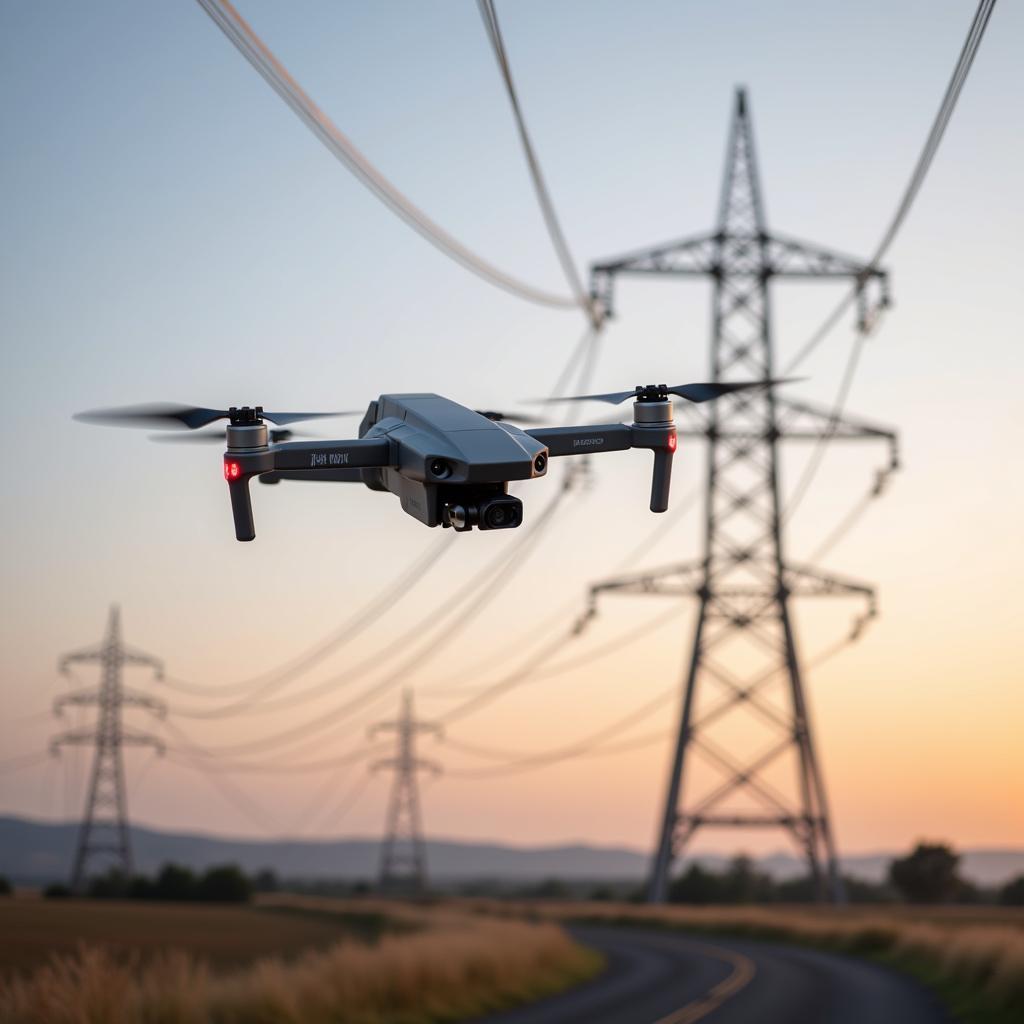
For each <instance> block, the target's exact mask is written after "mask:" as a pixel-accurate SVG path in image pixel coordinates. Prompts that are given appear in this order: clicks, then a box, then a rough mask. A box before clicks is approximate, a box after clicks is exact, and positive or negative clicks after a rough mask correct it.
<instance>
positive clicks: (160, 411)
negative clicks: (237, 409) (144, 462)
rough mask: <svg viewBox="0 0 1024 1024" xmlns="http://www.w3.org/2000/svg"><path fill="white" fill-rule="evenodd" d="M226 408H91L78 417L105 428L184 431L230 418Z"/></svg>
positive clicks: (157, 405) (154, 404)
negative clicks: (151, 428)
mask: <svg viewBox="0 0 1024 1024" xmlns="http://www.w3.org/2000/svg"><path fill="white" fill-rule="evenodd" d="M227 415H228V412H227V410H225V409H204V408H202V407H201V406H197V405H176V404H174V403H172V402H152V403H150V404H148V405H121V406H117V407H115V408H113V409H91V410H89V411H88V412H80V413H78V414H77V415H76V416H75V419H76V420H80V421H81V422H82V423H96V424H99V425H100V426H104V427H157V428H159V429H162V430H174V429H181V428H184V429H186V430H198V429H199V428H200V427H205V426H208V425H209V424H211V423H215V422H216V421H217V420H219V419H224V418H225V417H227Z"/></svg>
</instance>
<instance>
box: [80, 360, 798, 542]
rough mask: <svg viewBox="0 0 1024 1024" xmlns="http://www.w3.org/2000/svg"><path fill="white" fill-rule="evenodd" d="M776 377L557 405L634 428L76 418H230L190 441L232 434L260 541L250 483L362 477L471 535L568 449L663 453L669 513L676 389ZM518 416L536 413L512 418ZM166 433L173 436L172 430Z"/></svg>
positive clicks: (497, 419)
mask: <svg viewBox="0 0 1024 1024" xmlns="http://www.w3.org/2000/svg"><path fill="white" fill-rule="evenodd" d="M776 383H780V382H778V381H769V380H764V381H745V382H729V383H725V382H722V383H714V384H683V385H679V386H678V387H671V388H670V387H666V386H665V385H664V384H649V385H647V386H640V387H636V388H634V389H633V390H632V391H617V392H611V393H608V394H601V395H573V396H571V397H569V398H553V399H548V401H549V402H566V401H594V402H606V403H609V404H613V405H617V404H619V403H620V402H624V401H626V399H628V398H632V399H633V422H632V423H602V424H592V425H582V426H567V427H539V428H534V429H528V430H524V429H523V428H521V427H519V426H516V425H515V424H513V423H511V422H508V420H506V419H505V418H504V416H502V414H500V413H496V412H476V411H474V410H472V409H468V408H466V407H465V406H463V405H459V404H458V403H457V402H453V401H451V400H450V399H448V398H443V397H442V396H441V395H434V394H407V395H381V396H380V398H378V399H377V400H376V401H374V402H371V403H370V404H369V407H368V408H367V410H366V413H365V415H364V416H363V420H362V423H361V424H360V426H359V437H358V438H354V439H351V440H344V441H329V440H314V441H289V440H287V439H288V438H289V437H291V436H292V433H291V431H290V430H288V429H283V430H271V429H270V428H269V427H268V426H267V423H268V422H270V423H274V424H277V425H278V426H281V427H286V426H287V425H288V424H291V423H297V422H300V421H302V420H310V419H319V418H322V417H327V416H345V415H358V414H357V413H351V412H347V413H346V412H319V413H318V412H313V413H310V412H306V413H303V412H287V413H280V412H265V411H264V410H263V408H262V407H261V406H254V407H249V406H241V407H240V408H239V407H232V408H230V409H227V410H222V409H204V408H200V407H197V406H183V405H166V404H164V405H135V406H123V407H120V408H115V409H99V410H95V411H92V412H86V413H80V414H79V415H78V416H76V417H75V418H76V419H79V420H84V421H86V422H89V423H99V424H104V425H108V426H142V427H158V428H163V429H170V428H178V429H181V428H185V429H188V430H197V429H199V428H201V427H205V426H209V425H210V424H211V423H215V422H216V421H217V420H222V419H226V420H227V421H228V426H227V429H226V430H225V431H224V433H223V434H220V433H209V432H208V433H203V434H197V435H191V436H187V437H184V438H182V440H201V441H213V442H217V441H226V445H227V447H226V450H225V452H224V478H225V479H226V480H227V483H228V491H229V493H230V495H231V511H232V514H233V516H234V521H235V537H236V538H237V539H238V540H240V541H250V540H253V539H254V538H255V536H256V531H255V528H254V525H253V517H252V501H251V499H250V495H249V481H250V480H251V479H252V478H253V477H259V478H260V480H261V481H263V482H264V483H275V484H276V483H278V482H279V481H281V480H326V481H341V482H347V483H363V484H365V485H366V486H367V487H369V488H370V489H371V490H373V491H390V492H391V493H392V494H395V495H397V496H398V499H399V501H400V502H401V505H402V508H403V510H404V511H405V512H407V513H408V514H409V515H411V516H412V517H413V518H414V519H418V520H419V521H420V522H421V523H424V524H425V525H427V526H439V525H440V526H442V527H446V528H451V529H453V530H456V531H459V532H462V531H466V530H472V529H473V527H474V526H475V527H476V528H477V529H479V530H510V529H514V528H515V527H517V526H520V525H521V524H522V522H523V503H522V502H521V501H520V500H519V498H516V497H514V496H512V495H510V494H509V493H508V484H509V482H510V481H512V480H531V479H534V478H536V477H542V476H544V475H545V474H546V473H547V469H548V461H549V460H550V459H552V458H557V457H560V456H564V455H584V454H590V453H598V452H619V451H625V450H626V449H628V448H647V449H650V450H651V451H652V452H653V453H654V469H653V476H652V480H651V511H652V512H664V511H666V510H667V509H668V497H669V483H670V480H671V473H672V456H673V454H674V453H675V450H676V428H675V422H674V416H673V407H672V396H676V397H678V398H682V399H685V400H687V401H690V402H707V401H710V400H712V399H715V398H719V397H721V396H722V395H727V394H731V393H733V392H737V391H744V390H747V389H749V388H760V387H768V386H770V385H772V384H776ZM512 418H514V419H518V420H519V421H520V422H525V421H528V420H529V417H525V416H516V417H512ZM159 439H160V440H169V439H171V438H169V437H168V436H167V435H163V436H161V437H160V438H159Z"/></svg>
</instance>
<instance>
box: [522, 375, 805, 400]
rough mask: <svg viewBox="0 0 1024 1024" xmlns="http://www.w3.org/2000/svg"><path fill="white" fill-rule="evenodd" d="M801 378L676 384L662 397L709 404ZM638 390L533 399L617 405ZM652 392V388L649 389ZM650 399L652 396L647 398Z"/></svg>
mask: <svg viewBox="0 0 1024 1024" xmlns="http://www.w3.org/2000/svg"><path fill="white" fill-rule="evenodd" d="M802 379H803V378H797V377H789V378H786V379H784V380H745V381H728V382H720V383H710V384H677V385H676V386H675V387H671V388H665V389H664V391H662V392H661V393H662V394H663V395H677V396H678V397H679V398H683V399H685V400H686V401H688V402H710V401H712V400H713V399H716V398H721V397H722V395H729V394H732V393H733V392H734V391H746V390H748V389H749V388H767V387H775V386H776V385H778V384H792V383H794V382H795V381H797V380H802ZM639 390H640V389H638V388H632V389H631V390H629V391H609V392H607V393H605V394H602V395H563V396H562V397H561V398H541V399H535V401H539V402H541V403H544V404H546V405H553V404H555V403H557V402H607V403H608V404H609V405H619V404H620V403H621V402H625V401H626V400H627V399H629V398H637V397H639ZM648 390H653V386H652V388H651V389H648ZM648 397H652V396H648Z"/></svg>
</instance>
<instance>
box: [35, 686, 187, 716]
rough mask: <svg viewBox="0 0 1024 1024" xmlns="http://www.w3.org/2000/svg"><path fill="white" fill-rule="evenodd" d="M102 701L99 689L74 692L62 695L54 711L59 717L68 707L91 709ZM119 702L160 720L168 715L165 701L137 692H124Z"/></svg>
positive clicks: (56, 701) (57, 700) (54, 706)
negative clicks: (151, 714)
mask: <svg viewBox="0 0 1024 1024" xmlns="http://www.w3.org/2000/svg"><path fill="white" fill-rule="evenodd" d="M102 700H103V694H102V691H101V690H99V689H96V688H92V689H84V690H73V691H72V692H71V693H65V694H61V696H59V697H57V698H56V700H54V702H53V710H54V714H57V715H59V714H60V713H61V712H62V711H63V709H64V708H66V707H91V706H94V705H97V704H99V703H101V701H102ZM119 700H120V702H121V703H122V704H125V705H128V706H129V707H136V708H144V709H145V710H147V711H150V712H152V713H153V714H154V715H156V716H157V717H158V718H163V717H164V716H165V715H166V714H167V705H166V704H164V702H163V701H161V700H157V699H156V698H155V697H150V696H147V695H146V694H144V693H139V692H138V691H136V690H122V691H121V694H120V697H119Z"/></svg>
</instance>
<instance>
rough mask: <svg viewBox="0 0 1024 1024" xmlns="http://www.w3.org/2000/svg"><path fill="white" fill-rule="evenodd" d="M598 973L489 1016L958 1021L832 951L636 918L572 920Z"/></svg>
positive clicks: (808, 1022)
mask: <svg viewBox="0 0 1024 1024" xmlns="http://www.w3.org/2000/svg"><path fill="white" fill-rule="evenodd" d="M570 930H571V931H572V933H573V935H574V936H575V937H576V938H577V939H578V940H579V941H580V942H582V943H584V944H585V945H587V946H590V947H592V948H594V949H598V950H600V951H601V952H602V953H604V955H605V956H606V958H607V960H608V969H607V970H606V971H605V972H604V973H603V974H602V975H601V976H600V977H599V978H596V979H595V980H594V981H592V982H589V983H587V984H585V985H581V986H579V987H578V988H575V989H572V990H571V991H569V992H564V993H562V994H561V995H559V996H554V997H553V998H551V999H545V1000H542V1001H541V1002H539V1003H535V1004H533V1005H532V1006H525V1007H521V1008H520V1009H518V1010H511V1011H509V1012H507V1013H502V1014H498V1015H496V1016H492V1017H488V1018H487V1020H486V1022H484V1024H695V1022H696V1021H701V1022H705V1024H952V1018H950V1017H949V1016H948V1015H947V1013H946V1012H945V1011H944V1010H943V1009H942V1007H941V1006H940V1005H939V1003H938V1002H937V1000H936V999H935V997H934V996H933V995H932V994H931V993H930V992H928V991H927V990H926V989H924V988H922V987H921V986H920V985H918V984H917V983H915V982H914V981H913V980H911V979H910V978H907V977H904V976H903V975H901V974H897V973H896V972H894V971H890V970H887V969H886V968H884V967H880V966H878V965H876V964H872V963H869V962H867V961H862V960H856V959H854V958H852V957H845V956H841V955H839V954H836V953H821V952H818V951H816V950H812V949H801V948H798V947H791V946H783V945H773V944H770V943H763V942H754V941H748V940H745V939H743V940H741V939H718V938H715V939H709V940H705V939H704V938H697V937H693V936H690V935H681V934H674V933H672V932H657V931H645V930H641V929H632V928H628V929H627V928H600V927H590V926H587V927H580V928H572V929H570Z"/></svg>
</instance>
